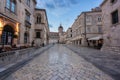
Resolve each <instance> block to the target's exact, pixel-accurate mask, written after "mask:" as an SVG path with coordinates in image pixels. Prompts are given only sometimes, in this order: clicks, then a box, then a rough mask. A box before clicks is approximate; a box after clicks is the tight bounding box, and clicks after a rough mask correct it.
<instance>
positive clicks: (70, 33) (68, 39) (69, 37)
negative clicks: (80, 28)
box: [66, 28, 72, 44]
mask: <svg viewBox="0 0 120 80" xmlns="http://www.w3.org/2000/svg"><path fill="white" fill-rule="evenodd" d="M71 38H72V28H68V29H67V31H66V44H71V43H72V40H71Z"/></svg>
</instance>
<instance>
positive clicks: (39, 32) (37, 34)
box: [35, 31, 41, 39]
mask: <svg viewBox="0 0 120 80" xmlns="http://www.w3.org/2000/svg"><path fill="white" fill-rule="evenodd" d="M35 36H36V38H39V39H41V31H36V35H35Z"/></svg>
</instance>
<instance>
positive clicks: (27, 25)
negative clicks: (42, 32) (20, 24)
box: [25, 20, 31, 28]
mask: <svg viewBox="0 0 120 80" xmlns="http://www.w3.org/2000/svg"><path fill="white" fill-rule="evenodd" d="M25 26H26V27H29V28H31V23H30V22H29V21H27V20H25Z"/></svg>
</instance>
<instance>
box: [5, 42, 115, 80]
mask: <svg viewBox="0 0 120 80" xmlns="http://www.w3.org/2000/svg"><path fill="white" fill-rule="evenodd" d="M5 80H114V79H113V78H112V77H110V76H109V75H107V74H105V73H104V72H102V71H101V70H99V69H98V68H96V67H95V66H94V65H92V64H91V63H89V62H87V61H86V60H84V59H83V58H82V57H81V56H79V55H77V54H76V53H74V52H73V51H71V50H69V49H68V48H66V47H64V46H63V45H60V44H58V45H55V46H54V47H52V48H50V49H49V50H47V51H45V52H44V53H43V54H41V55H39V56H38V57H36V58H35V59H33V60H32V61H31V62H29V63H28V64H26V65H25V66H24V67H22V68H21V69H19V70H17V71H16V72H14V73H13V74H11V75H10V76H9V77H8V78H6V79H5Z"/></svg>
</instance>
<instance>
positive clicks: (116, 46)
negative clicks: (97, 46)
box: [101, 0, 120, 53]
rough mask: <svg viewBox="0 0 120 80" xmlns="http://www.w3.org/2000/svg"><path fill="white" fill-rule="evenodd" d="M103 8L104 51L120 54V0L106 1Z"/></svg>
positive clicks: (102, 5)
mask: <svg viewBox="0 0 120 80" xmlns="http://www.w3.org/2000/svg"><path fill="white" fill-rule="evenodd" d="M101 8H102V15H103V16H102V17H103V32H104V36H103V37H104V45H103V48H102V51H107V52H111V53H120V37H119V34H120V0H104V1H103V3H102V4H101Z"/></svg>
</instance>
